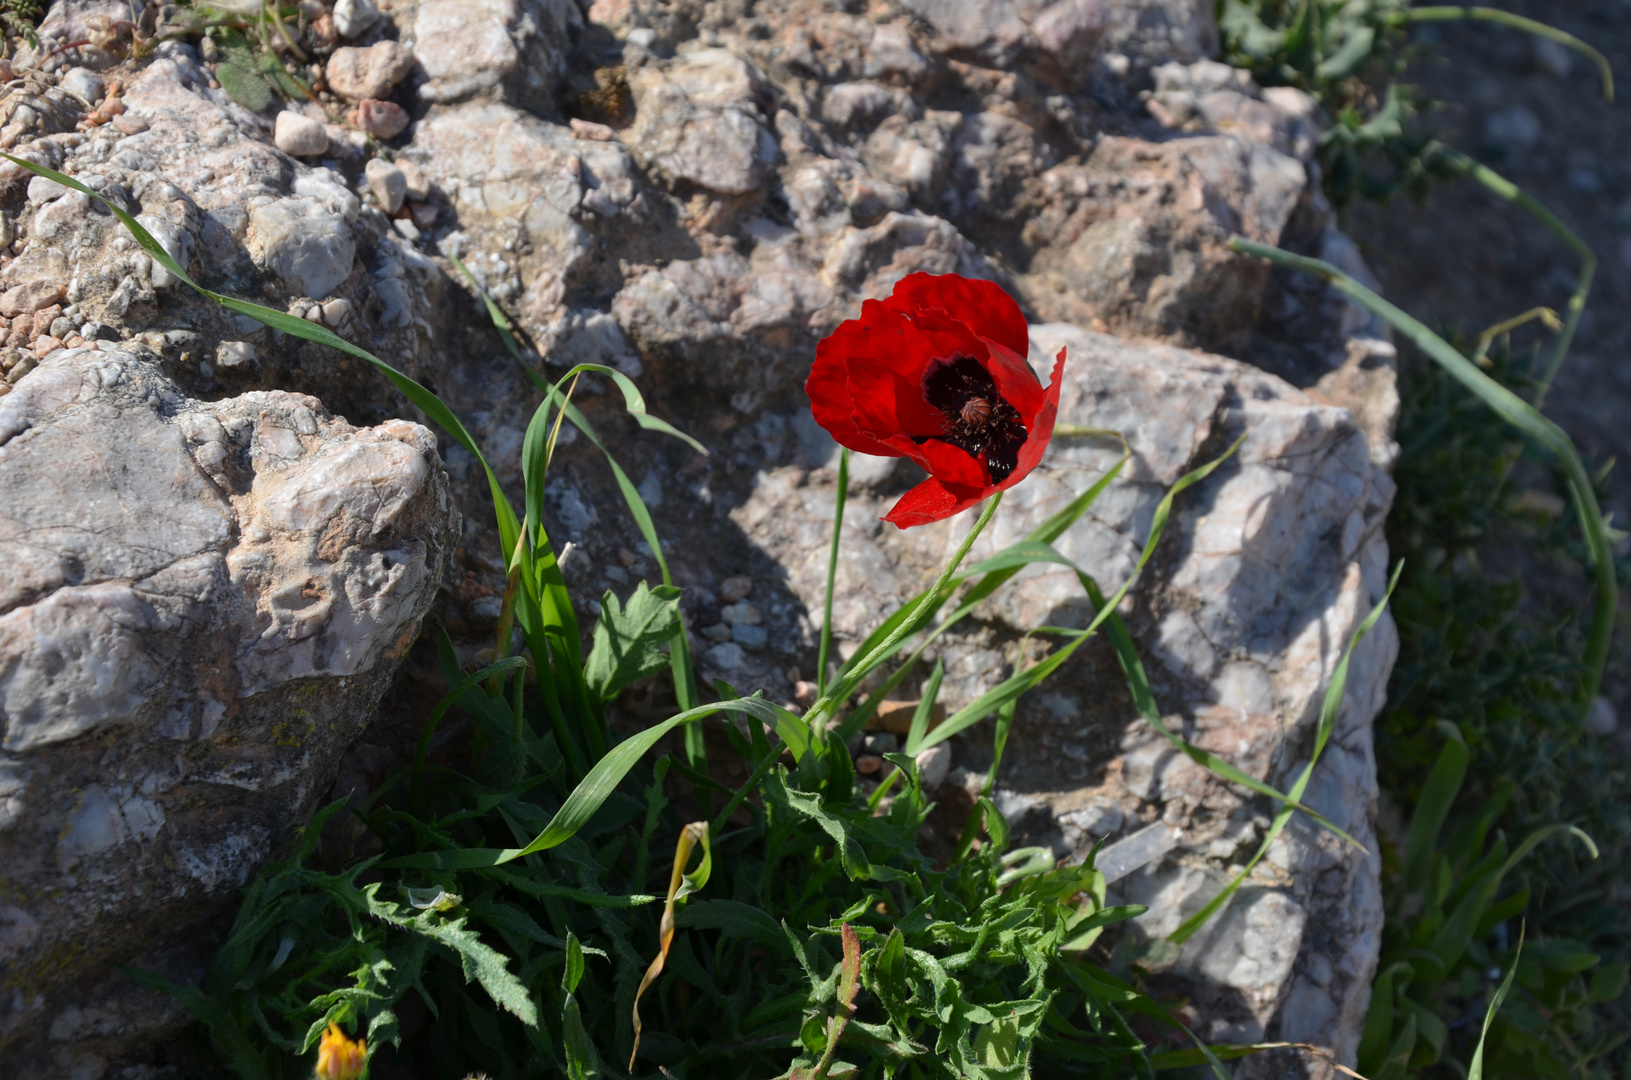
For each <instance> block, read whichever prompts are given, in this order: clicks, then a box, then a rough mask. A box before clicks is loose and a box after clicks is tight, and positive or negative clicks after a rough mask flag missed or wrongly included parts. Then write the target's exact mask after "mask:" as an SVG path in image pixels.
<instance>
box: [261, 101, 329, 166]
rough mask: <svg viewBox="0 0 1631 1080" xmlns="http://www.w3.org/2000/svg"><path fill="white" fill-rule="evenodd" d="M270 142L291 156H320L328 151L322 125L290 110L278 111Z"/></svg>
mask: <svg viewBox="0 0 1631 1080" xmlns="http://www.w3.org/2000/svg"><path fill="white" fill-rule="evenodd" d="M272 142H273V143H275V144H276V145H277V148H278V149H279V150H282V151H283V152H284V153H285V154H289V155H291V156H293V157H320V156H322V155H323V154H326V153H328V132H327V131H325V130H324V128H323V125H322V124H321V123H320V122H318V121H316V120H313V119H312V118H311V117H309V116H304V115H302V114H300V113H297V112H294V111H292V110H285V111H283V112H280V113H278V115H277V127H276V129H275V130H274V132H273V134H272Z"/></svg>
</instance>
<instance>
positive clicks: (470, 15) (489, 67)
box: [412, 0, 583, 113]
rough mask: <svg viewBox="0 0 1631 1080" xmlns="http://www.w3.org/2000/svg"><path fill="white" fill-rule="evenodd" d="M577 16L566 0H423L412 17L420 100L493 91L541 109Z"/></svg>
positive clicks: (547, 103) (551, 96)
mask: <svg viewBox="0 0 1631 1080" xmlns="http://www.w3.org/2000/svg"><path fill="white" fill-rule="evenodd" d="M582 23H583V15H582V12H581V10H580V9H579V7H578V5H577V4H576V3H575V2H574V0H423V2H422V3H420V4H419V5H418V9H417V12H416V14H415V16H414V20H413V23H412V36H413V41H414V46H413V48H414V55H415V56H416V57H417V58H418V60H419V65H420V67H421V68H423V69H424V72H425V76H426V82H425V83H424V84H423V85H422V86H421V87H420V88H419V95H420V97H422V98H424V99H425V100H426V101H458V100H461V99H463V98H467V97H470V96H472V95H474V94H478V93H482V92H496V93H497V94H499V95H500V96H501V97H503V98H504V99H505V100H508V101H511V102H513V103H515V104H517V105H520V106H522V107H524V108H530V109H534V110H537V111H539V112H543V113H547V112H548V111H549V110H550V109H551V108H552V107H553V106H554V104H555V95H556V87H557V84H558V83H559V81H560V79H561V76H562V75H563V74H564V73H565V68H566V57H567V54H568V52H569V50H570V48H571V38H570V34H571V32H572V31H574V30H575V29H577V28H578V27H580V26H581V25H582Z"/></svg>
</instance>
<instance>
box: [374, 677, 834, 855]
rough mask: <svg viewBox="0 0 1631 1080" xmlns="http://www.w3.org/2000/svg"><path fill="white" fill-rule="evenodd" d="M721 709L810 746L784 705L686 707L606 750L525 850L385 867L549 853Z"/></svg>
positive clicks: (797, 753) (476, 851)
mask: <svg viewBox="0 0 1631 1080" xmlns="http://www.w3.org/2000/svg"><path fill="white" fill-rule="evenodd" d="M720 712H738V713H745V714H746V715H748V716H749V717H752V718H753V719H756V720H759V721H762V722H763V723H765V724H767V725H771V726H774V727H775V729H776V734H777V735H779V736H781V739H782V742H784V743H786V744H787V747H788V748H789V749H790V750H792V752H793V756H794V758H802V757H803V756H804V755H805V753H806V752H807V751H808V750H809V745H810V740H809V730H808V728H807V727H806V725H805V723H804V721H803V720H801V719H800V718H799V717H797V716H794V715H793V714H792V713H790V712H788V711H787V710H786V709H784V708H782V707H781V706H779V705H777V704H775V703H774V702H770V701H767V700H765V699H764V698H760V697H750V698H738V699H736V700H733V701H716V702H713V703H711V704H708V705H701V706H698V707H697V708H695V709H688V710H687V711H685V712H682V713H678V714H676V715H674V716H671V717H669V718H668V719H667V720H664V721H663V722H662V723H660V724H654V725H653V726H651V727H649V728H647V729H646V730H645V731H642V732H640V733H639V734H638V735H635V736H632V737H630V738H628V739H626V740H624V741H623V742H621V743H619V744H618V745H616V746H615V747H613V748H612V749H611V750H610V751H608V752H607V754H606V756H605V757H603V758H601V759H600V760H599V761H598V762H596V763H595V766H594V768H592V769H590V770H589V775H587V776H585V777H584V778H583V780H582V782H580V783H579V784H578V786H577V787H575V788H573V789H572V794H570V795H568V796H567V798H566V801H565V802H564V803H563V804H562V805H561V808H560V809H559V810H557V811H556V812H555V816H554V817H553V818H551V819H550V821H549V824H548V825H546V826H544V829H543V831H542V832H540V833H539V834H538V835H537V836H536V837H535V838H534V839H533V841H532V843H530V844H528V845H527V846H526V847H524V848H458V849H453V850H448V851H432V852H426V853H423V854H420V855H407V856H403V857H402V858H398V859H392V860H390V861H389V862H386V863H381V864H380V865H381V866H382V867H388V868H392V869H415V870H470V869H478V868H481V867H487V866H499V865H502V864H503V863H507V862H512V861H514V860H515V859H519V858H521V857H522V856H524V855H531V854H532V853H533V852H536V851H545V850H548V849H549V848H552V847H555V846H556V845H558V844H562V843H565V842H566V841H567V840H569V839H571V837H572V836H573V835H574V834H576V833H577V831H578V830H579V829H581V828H583V826H584V825H586V824H588V822H589V819H590V818H592V817H594V815H595V811H597V810H599V809H600V806H601V804H602V803H604V802H605V801H606V799H607V798H608V797H609V796H610V795H611V793H612V792H613V791H614V790H615V789H616V788H617V785H618V784H620V783H622V781H623V778H624V777H625V776H627V775H628V773H629V770H630V769H632V768H634V766H635V764H636V763H637V762H638V761H639V760H640V759H641V758H642V757H644V756H645V754H646V752H647V751H649V750H650V749H651V748H652V747H654V746H656V745H657V743H658V742H659V741H660V740H661V739H662V738H663V736H665V735H667V734H668V733H669V732H671V731H673V730H674V729H675V728H677V727H679V726H680V725H681V724H685V723H690V722H692V721H695V720H701V719H703V718H705V717H709V716H712V715H714V714H715V713H720Z"/></svg>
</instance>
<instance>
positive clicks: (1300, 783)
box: [1167, 563, 1404, 945]
mask: <svg viewBox="0 0 1631 1080" xmlns="http://www.w3.org/2000/svg"><path fill="white" fill-rule="evenodd" d="M1403 569H1404V564H1403V563H1400V564H1399V565H1398V566H1396V567H1394V569H1393V578H1392V580H1390V581H1389V582H1388V586H1387V592H1386V594H1384V595H1383V597H1382V599H1381V600H1379V601H1378V602H1377V604H1376V606H1375V607H1373V608H1371V610H1370V614H1369V615H1367V616H1365V621H1364V622H1362V623H1360V624H1359V627H1358V629H1356V630H1355V631H1354V634H1353V637H1351V638H1349V639H1348V647H1347V648H1345V649H1343V650H1342V659H1341V660H1340V661H1338V662H1337V666H1336V670H1335V671H1333V672H1332V673H1331V681H1330V682H1329V683H1328V684H1327V685H1326V687H1325V700H1324V701H1323V702H1321V704H1320V719H1319V726H1318V728H1316V729H1315V732H1314V750H1313V753H1311V754H1309V756H1308V764H1307V765H1305V766H1303V770H1302V773H1301V774H1300V775H1299V776H1298V777H1297V782H1296V783H1294V784H1292V785H1291V790H1290V791H1289V792H1287V793H1286V804H1285V805H1284V806H1282V807H1281V808H1280V811H1279V813H1277V814H1275V815H1274V821H1273V823H1272V824H1270V825H1269V829H1268V832H1267V833H1265V834H1264V836H1263V842H1262V843H1261V844H1259V845H1258V848H1257V853H1256V854H1254V855H1253V856H1252V858H1251V861H1250V862H1248V863H1247V864H1246V867H1245V869H1243V870H1241V871H1240V873H1239V874H1237V875H1235V879H1234V880H1233V881H1231V882H1229V884H1228V885H1227V886H1225V887H1224V889H1223V891H1222V892H1220V893H1218V895H1216V896H1214V897H1213V898H1212V899H1211V900H1210V901H1208V902H1207V904H1206V906H1205V907H1203V908H1201V910H1199V911H1197V912H1196V913H1195V914H1194V915H1191V916H1190V917H1189V918H1187V919H1185V920H1184V922H1183V925H1182V926H1180V927H1178V929H1176V930H1174V931H1173V932H1172V933H1171V934H1169V935H1168V936H1167V940H1168V941H1170V942H1172V943H1173V944H1175V945H1182V944H1183V943H1184V942H1186V941H1188V940H1189V939H1190V938H1192V937H1194V936H1195V933H1196V931H1198V930H1200V928H1201V927H1202V926H1205V925H1206V923H1207V921H1208V920H1209V919H1211V918H1212V916H1213V915H1216V914H1217V913H1218V912H1219V911H1221V910H1223V908H1224V907H1225V906H1226V905H1227V904H1228V903H1229V901H1230V900H1231V899H1232V898H1233V897H1234V895H1235V892H1236V890H1238V889H1239V888H1240V886H1241V885H1243V884H1244V883H1245V881H1246V877H1247V875H1248V874H1250V873H1251V872H1252V870H1253V868H1255V867H1256V866H1257V864H1258V863H1259V862H1261V861H1262V859H1263V856H1265V855H1267V854H1268V851H1269V845H1270V844H1272V843H1274V840H1275V838H1276V837H1278V836H1279V835H1280V832H1281V830H1283V829H1284V828H1285V827H1286V823H1287V822H1289V821H1290V820H1291V815H1292V814H1293V813H1294V812H1295V810H1296V808H1295V807H1294V806H1292V805H1291V804H1292V803H1294V802H1301V800H1302V797H1303V794H1304V793H1305V792H1307V790H1308V783H1309V781H1310V780H1312V779H1313V776H1314V766H1315V765H1318V764H1319V760H1320V754H1321V752H1323V751H1324V749H1325V746H1326V743H1328V742H1329V741H1330V739H1331V730H1332V728H1333V727H1335V725H1336V718H1337V711H1338V710H1339V709H1341V708H1342V694H1343V691H1344V690H1346V689H1347V686H1348V662H1349V661H1350V660H1352V659H1353V653H1354V649H1356V648H1358V647H1359V643H1360V642H1361V641H1363V640H1365V635H1366V634H1368V633H1370V631H1371V628H1372V627H1374V626H1375V625H1376V623H1377V620H1379V619H1381V617H1382V612H1384V611H1386V610H1387V605H1388V600H1389V599H1390V598H1391V597H1392V596H1393V589H1394V587H1395V586H1396V585H1398V584H1399V572H1400V571H1401V570H1403ZM1319 820H1321V821H1323V820H1324V819H1319ZM1326 824H1327V826H1328V827H1329V828H1331V829H1332V831H1334V832H1336V833H1337V834H1338V835H1340V836H1343V837H1345V838H1347V839H1348V840H1349V841H1350V842H1351V843H1353V844H1354V846H1355V847H1359V848H1361V849H1362V850H1363V845H1361V844H1360V843H1359V842H1358V841H1357V840H1353V839H1352V837H1348V836H1347V834H1346V833H1343V832H1342V831H1341V830H1339V829H1337V828H1336V827H1335V826H1334V825H1330V824H1329V823H1326Z"/></svg>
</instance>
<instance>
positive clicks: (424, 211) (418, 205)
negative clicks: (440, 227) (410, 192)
mask: <svg viewBox="0 0 1631 1080" xmlns="http://www.w3.org/2000/svg"><path fill="white" fill-rule="evenodd" d="M407 205H408V216H409V217H411V218H413V223H414V224H415V225H417V226H418V227H419V228H420V230H425V229H428V228H430V227H431V226H432V225H434V224H436V219H437V218H438V217H440V216H441V214H442V209H441V207H439V206H437V205H436V204H435V203H427V202H410V203H408V204H407Z"/></svg>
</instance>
